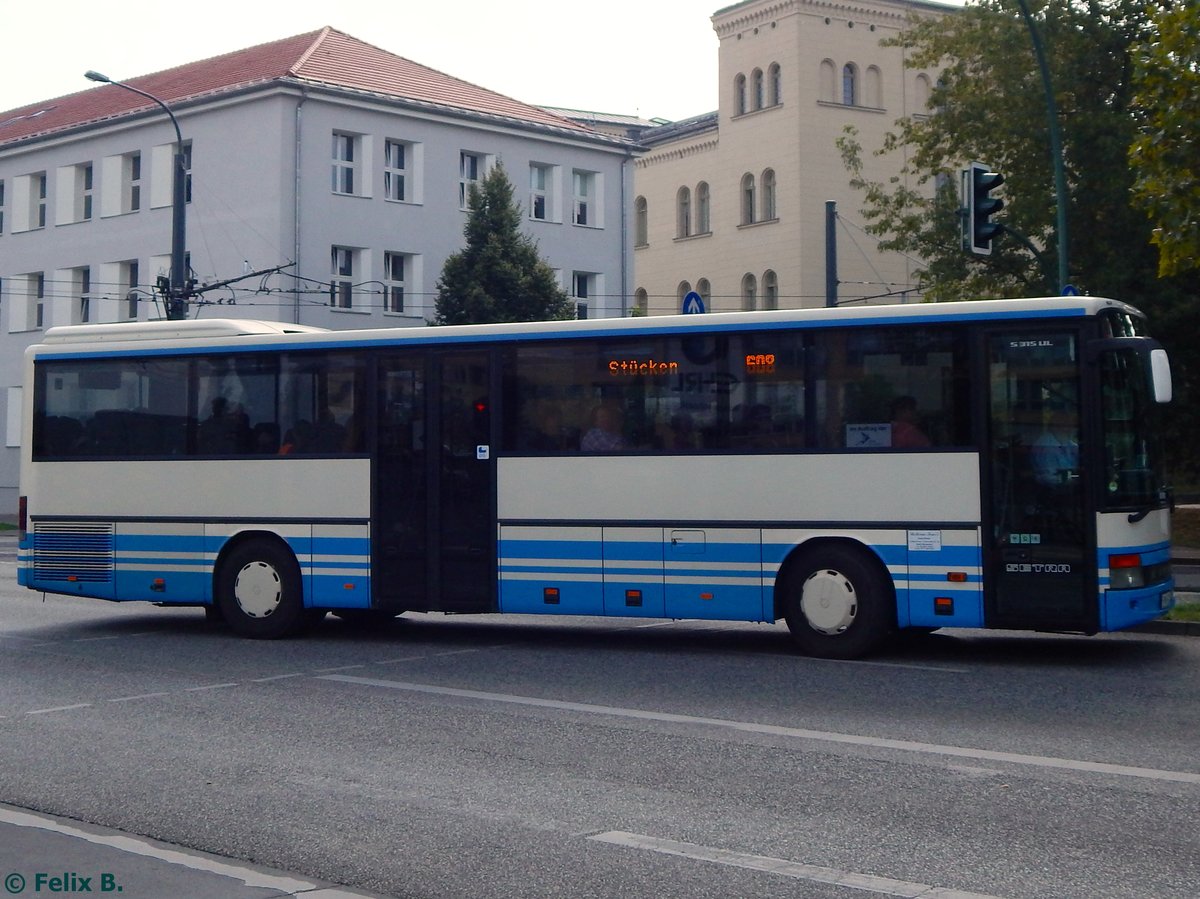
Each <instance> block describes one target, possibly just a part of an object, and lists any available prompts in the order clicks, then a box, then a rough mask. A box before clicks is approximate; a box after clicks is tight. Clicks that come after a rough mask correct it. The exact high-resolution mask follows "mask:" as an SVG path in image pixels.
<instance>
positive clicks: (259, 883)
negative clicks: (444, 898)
mask: <svg viewBox="0 0 1200 899" xmlns="http://www.w3.org/2000/svg"><path fill="white" fill-rule="evenodd" d="M0 823H3V824H12V825H15V826H17V827H33V828H37V829H38V830H48V831H50V832H52V833H57V834H62V835H63V836H68V837H74V838H75V839H79V840H86V841H87V842H89V843H95V844H96V845H98V846H108V847H110V848H112V849H117V850H119V851H121V852H128V853H130V854H131V855H142V856H145V857H147V858H153V859H157V860H158V861H160V862H166V863H167V864H170V865H178V866H180V867H184V868H191V869H192V870H194V871H205V872H207V873H209V874H217V875H220V876H221V877H230V878H233V879H234V880H240V881H241V882H242V883H244V884H245V885H246V886H248V887H259V888H261V889H264V890H276V891H277V892H278V893H279V894H280V895H281V896H297V895H303V896H305V897H306V899H313V897H318V896H320V897H323V899H335V897H338V899H350V897H363V896H366V895H368V894H365V893H354V892H349V891H346V890H338V889H320V890H319V888H318V886H317V884H315V883H310V882H308V881H305V880H296V879H295V878H292V877H278V876H276V875H273V874H267V873H264V872H262V871H255V870H254V869H252V868H246V867H243V866H241V865H231V864H228V863H226V862H219V861H215V860H213V859H210V858H202V857H199V856H195V855H189V854H188V853H186V852H181V851H178V850H175V849H167V848H165V847H163V846H155V845H153V844H151V843H147V842H146V841H144V840H139V839H135V838H134V837H127V836H123V835H111V836H110V835H105V834H98V833H90V832H88V831H86V830H81V829H80V828H78V827H71V826H70V825H68V824H63V823H61V822H59V821H55V820H53V819H51V818H43V817H42V816H41V815H34V814H31V813H29V812H19V811H16V810H13V809H6V808H0ZM314 891H316V892H314Z"/></svg>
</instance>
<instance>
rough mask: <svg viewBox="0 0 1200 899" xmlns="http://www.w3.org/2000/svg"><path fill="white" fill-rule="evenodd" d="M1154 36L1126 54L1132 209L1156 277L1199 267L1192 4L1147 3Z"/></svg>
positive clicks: (1196, 9) (1197, 81)
mask: <svg viewBox="0 0 1200 899" xmlns="http://www.w3.org/2000/svg"><path fill="white" fill-rule="evenodd" d="M1149 14H1150V16H1151V19H1152V21H1153V22H1154V24H1155V26H1156V32H1157V33H1156V34H1154V35H1153V36H1152V37H1151V38H1150V39H1148V40H1145V41H1143V42H1142V43H1141V44H1139V45H1138V46H1137V47H1136V50H1135V53H1134V72H1133V85H1134V90H1135V93H1134V101H1133V102H1134V107H1135V112H1136V113H1137V117H1138V133H1137V137H1136V138H1135V140H1134V141H1133V145H1132V146H1131V147H1130V149H1129V161H1130V164H1131V165H1132V166H1133V169H1134V172H1135V173H1136V175H1137V178H1136V181H1135V182H1134V186H1133V197H1134V202H1135V204H1136V205H1137V206H1138V207H1139V208H1140V209H1142V210H1143V211H1145V212H1146V213H1147V215H1149V217H1150V219H1151V221H1152V223H1153V224H1154V226H1155V228H1154V233H1153V236H1152V238H1151V239H1152V240H1153V241H1154V243H1155V244H1157V245H1158V250H1159V263H1158V271H1159V274H1160V275H1173V274H1177V273H1179V272H1182V271H1185V270H1187V269H1192V268H1196V267H1200V163H1198V162H1197V156H1198V155H1200V148H1198V145H1200V5H1197V4H1195V3H1194V2H1191V3H1176V4H1171V3H1163V4H1150V9H1149Z"/></svg>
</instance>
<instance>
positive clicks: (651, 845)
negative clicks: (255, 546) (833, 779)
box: [588, 830, 999, 899]
mask: <svg viewBox="0 0 1200 899" xmlns="http://www.w3.org/2000/svg"><path fill="white" fill-rule="evenodd" d="M588 839H589V840H595V841H596V842H599V843H611V844H613V845H615V846H624V847H627V848H629V849H645V850H649V851H650V852H659V853H663V854H665V855H678V856H681V857H683V858H690V859H695V860H697V861H704V862H713V863H716V864H719V865H732V866H733V867H736V868H749V869H750V870H752V871H764V872H766V873H767V874H776V875H778V876H780V877H794V878H796V879H797V880H809V881H813V882H815V883H829V884H833V885H835V886H839V887H848V888H850V889H853V890H864V891H866V892H869V893H879V894H882V895H884V896H905V897H911V899H999V897H997V896H991V895H988V894H985V893H969V892H963V891H961V890H951V889H946V888H945V887H935V886H930V885H929V884H925V883H909V882H908V881H906V880H894V879H892V878H890V877H876V876H875V875H873V874H858V873H855V872H854V871H842V870H840V869H838V868H823V867H820V866H819V865H805V864H802V863H800V862H792V861H788V860H787V859H783V858H771V857H769V856H765V855H750V854H748V853H745V852H730V851H729V850H727V849H714V848H712V847H710V846H700V845H698V844H696V843H680V842H678V841H676V840H663V839H659V838H658V837H647V836H642V835H641V834H636V833H626V832H625V831H621V830H610V831H608V832H607V833H598V834H595V835H594V836H590V837H588Z"/></svg>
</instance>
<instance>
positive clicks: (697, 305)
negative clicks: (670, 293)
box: [683, 290, 704, 315]
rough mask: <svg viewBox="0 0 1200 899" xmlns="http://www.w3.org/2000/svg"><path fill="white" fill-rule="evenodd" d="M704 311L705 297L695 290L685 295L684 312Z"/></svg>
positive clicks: (696, 312)
mask: <svg viewBox="0 0 1200 899" xmlns="http://www.w3.org/2000/svg"><path fill="white" fill-rule="evenodd" d="M703 311H704V297H702V296H700V294H698V293H696V291H694V290H689V291H688V292H687V293H686V294H684V296H683V314H684V315H697V314H699V313H701V312H703Z"/></svg>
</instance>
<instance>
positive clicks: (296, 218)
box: [292, 88, 308, 325]
mask: <svg viewBox="0 0 1200 899" xmlns="http://www.w3.org/2000/svg"><path fill="white" fill-rule="evenodd" d="M307 99H308V91H307V90H305V89H304V88H301V89H300V102H298V103H297V104H296V145H295V148H294V151H293V155H294V163H293V164H294V165H295V167H296V183H295V187H294V189H293V191H292V193H293V194H294V198H293V200H292V205H293V208H292V235H293V245H292V258H293V260H294V261H295V263H296V268H295V272H296V274H297V275H302V274H303V273H304V268H303V266H301V264H300V184H301V177H300V136H301V132H300V126H301V124H302V120H303V116H302V115H301V112H300V110H301V108H302V107H303V106H304V102H305V101H306V100H307ZM292 296H293V297H294V299H293V301H292V323H293V324H297V325H298V324H300V282H299V281H297V282H296V286H295V288H294V289H293V291H292Z"/></svg>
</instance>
